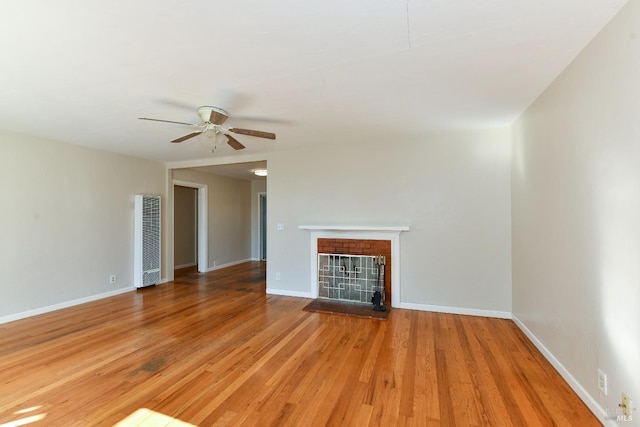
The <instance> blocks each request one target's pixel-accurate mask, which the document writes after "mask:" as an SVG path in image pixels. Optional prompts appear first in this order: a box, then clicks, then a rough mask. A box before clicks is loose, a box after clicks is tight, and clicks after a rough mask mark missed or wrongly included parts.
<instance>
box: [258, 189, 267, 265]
mask: <svg viewBox="0 0 640 427" xmlns="http://www.w3.org/2000/svg"><path fill="white" fill-rule="evenodd" d="M262 196H264V197H265V198H266V197H267V192H266V191H260V192H258V258H259V259H260V260H261V261H262V260H263V259H264V260H265V261H266V259H267V258H266V257H265V258H262V247H263V243H264V246H265V247H266V242H263V241H262V236H263V234H264V236H265V240H267V237H266V234H267V233H265V229H266V225H264V228H265V229H263V224H262ZM267 203H268V201H267ZM267 212H268V210H267ZM265 216H266V215H265ZM265 252H266V249H265Z"/></svg>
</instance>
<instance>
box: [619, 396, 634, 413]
mask: <svg viewBox="0 0 640 427" xmlns="http://www.w3.org/2000/svg"><path fill="white" fill-rule="evenodd" d="M620 407H621V408H622V415H624V416H625V417H630V416H631V415H632V414H633V403H632V402H631V399H629V396H627V395H626V394H624V393H622V404H621V405H620Z"/></svg>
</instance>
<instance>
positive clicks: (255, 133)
mask: <svg viewBox="0 0 640 427" xmlns="http://www.w3.org/2000/svg"><path fill="white" fill-rule="evenodd" d="M227 130H228V131H229V132H233V133H239V134H241V135H249V136H257V137H258V138H266V139H276V134H275V133H271V132H262V131H259V130H251V129H239V128H229V129H227Z"/></svg>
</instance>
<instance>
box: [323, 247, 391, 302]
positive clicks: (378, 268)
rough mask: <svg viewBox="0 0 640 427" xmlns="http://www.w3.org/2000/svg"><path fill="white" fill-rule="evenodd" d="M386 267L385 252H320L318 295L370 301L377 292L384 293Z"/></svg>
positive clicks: (351, 300) (348, 300)
mask: <svg viewBox="0 0 640 427" xmlns="http://www.w3.org/2000/svg"><path fill="white" fill-rule="evenodd" d="M384 269H385V257H384V256H382V255H378V256H371V255H338V254H323V253H319V254H318V298H326V299H332V300H338V301H347V302H357V303H369V304H370V303H371V299H372V297H373V295H374V293H375V292H380V293H381V294H382V295H384V294H385V287H384V277H385V274H384ZM382 302H383V303H384V302H385V301H384V300H383V301H382Z"/></svg>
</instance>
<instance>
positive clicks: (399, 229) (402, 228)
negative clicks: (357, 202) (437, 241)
mask: <svg viewBox="0 0 640 427" xmlns="http://www.w3.org/2000/svg"><path fill="white" fill-rule="evenodd" d="M298 228H299V229H300V230H326V231H394V232H402V231H409V226H408V225H397V226H373V225H299V226H298Z"/></svg>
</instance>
